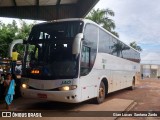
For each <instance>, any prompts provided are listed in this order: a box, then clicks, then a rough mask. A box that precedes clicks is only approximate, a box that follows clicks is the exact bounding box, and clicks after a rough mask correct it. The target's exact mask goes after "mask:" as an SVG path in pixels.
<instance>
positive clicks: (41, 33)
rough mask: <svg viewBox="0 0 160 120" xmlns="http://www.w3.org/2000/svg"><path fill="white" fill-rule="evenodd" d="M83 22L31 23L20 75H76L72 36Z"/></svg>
mask: <svg viewBox="0 0 160 120" xmlns="http://www.w3.org/2000/svg"><path fill="white" fill-rule="evenodd" d="M82 24H83V23H82V22H80V21H74V22H73V21H70V22H56V23H47V24H41V25H36V26H34V27H33V29H32V31H31V33H30V36H29V39H28V46H27V49H26V53H25V58H24V59H25V60H24V63H25V65H24V66H25V67H24V68H23V76H24V77H29V78H34V79H49V80H51V79H65V78H66V79H68V78H75V77H77V75H78V60H79V58H78V57H75V56H74V55H73V54H72V44H73V40H74V37H75V36H76V35H77V34H78V33H81V32H82Z"/></svg>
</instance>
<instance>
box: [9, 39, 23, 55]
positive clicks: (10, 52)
mask: <svg viewBox="0 0 160 120" xmlns="http://www.w3.org/2000/svg"><path fill="white" fill-rule="evenodd" d="M16 44H23V40H22V39H17V40H13V41H12V42H11V44H10V46H9V57H12V51H13V48H14V46H15V45H16Z"/></svg>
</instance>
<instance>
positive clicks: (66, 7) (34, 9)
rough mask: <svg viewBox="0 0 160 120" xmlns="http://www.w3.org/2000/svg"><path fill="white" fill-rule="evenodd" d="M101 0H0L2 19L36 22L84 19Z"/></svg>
mask: <svg viewBox="0 0 160 120" xmlns="http://www.w3.org/2000/svg"><path fill="white" fill-rule="evenodd" d="M98 1H99V0H0V17H11V18H21V19H34V20H55V19H63V18H75V17H78V18H83V17H85V16H86V15H87V14H88V12H89V11H90V10H91V9H92V8H93V7H94V6H95V4H96V3H97V2H98Z"/></svg>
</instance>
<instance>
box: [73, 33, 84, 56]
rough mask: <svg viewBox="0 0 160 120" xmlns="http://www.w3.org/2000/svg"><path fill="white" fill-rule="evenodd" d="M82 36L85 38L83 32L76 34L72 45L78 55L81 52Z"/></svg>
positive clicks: (74, 52)
mask: <svg viewBox="0 0 160 120" xmlns="http://www.w3.org/2000/svg"><path fill="white" fill-rule="evenodd" d="M82 38H83V34H82V33H78V34H77V35H76V37H75V39H74V41H73V45H72V54H74V55H77V54H79V53H80V45H81V40H82Z"/></svg>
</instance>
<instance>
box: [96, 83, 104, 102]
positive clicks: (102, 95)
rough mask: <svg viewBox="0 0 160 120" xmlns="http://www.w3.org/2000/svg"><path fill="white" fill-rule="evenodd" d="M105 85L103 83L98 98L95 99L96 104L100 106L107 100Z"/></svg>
mask: <svg viewBox="0 0 160 120" xmlns="http://www.w3.org/2000/svg"><path fill="white" fill-rule="evenodd" d="M105 94H106V92H105V85H104V82H103V81H101V83H100V86H99V93H98V96H97V97H96V98H95V103H97V104H100V103H102V102H103V101H104V99H105Z"/></svg>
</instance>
